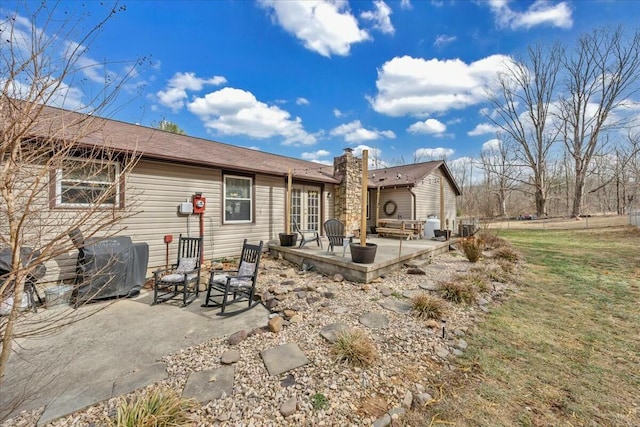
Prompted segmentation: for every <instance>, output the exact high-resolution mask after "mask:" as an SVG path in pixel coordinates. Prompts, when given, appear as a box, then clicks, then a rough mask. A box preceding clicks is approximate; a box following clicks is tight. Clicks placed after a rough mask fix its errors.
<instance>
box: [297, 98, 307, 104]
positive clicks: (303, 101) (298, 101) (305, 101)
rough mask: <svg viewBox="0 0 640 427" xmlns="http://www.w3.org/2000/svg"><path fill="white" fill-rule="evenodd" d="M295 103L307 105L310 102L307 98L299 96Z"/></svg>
mask: <svg viewBox="0 0 640 427" xmlns="http://www.w3.org/2000/svg"><path fill="white" fill-rule="evenodd" d="M296 104H298V105H309V104H310V102H309V100H308V99H307V98H302V97H300V98H297V99H296Z"/></svg>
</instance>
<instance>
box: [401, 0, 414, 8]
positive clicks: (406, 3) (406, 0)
mask: <svg viewBox="0 0 640 427" xmlns="http://www.w3.org/2000/svg"><path fill="white" fill-rule="evenodd" d="M400 9H407V10H411V9H413V5H412V4H411V0H400Z"/></svg>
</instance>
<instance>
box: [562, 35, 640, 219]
mask: <svg viewBox="0 0 640 427" xmlns="http://www.w3.org/2000/svg"><path fill="white" fill-rule="evenodd" d="M563 65H564V72H565V73H566V79H565V83H564V85H565V88H564V96H563V97H562V98H561V99H560V103H559V113H558V116H559V118H560V120H561V122H560V126H559V129H560V131H561V133H562V139H563V141H564V144H565V146H566V148H567V150H568V152H569V154H570V155H571V157H572V159H573V163H574V169H575V185H574V195H573V206H572V211H571V214H572V216H576V217H577V216H579V215H580V214H581V209H582V203H583V197H584V190H585V180H586V178H587V174H588V171H589V164H590V162H591V161H592V159H593V156H594V155H595V154H596V152H597V150H598V149H599V148H603V144H604V142H605V141H606V138H602V135H603V134H604V133H606V132H608V131H610V130H612V129H619V128H620V127H622V126H624V125H625V124H626V123H627V120H626V119H625V114H624V111H623V110H624V107H625V106H628V105H629V102H630V101H629V97H631V96H632V95H633V94H635V93H637V91H638V86H637V83H638V81H639V78H640V32H639V31H636V33H635V34H634V35H633V36H632V37H631V38H627V37H626V36H625V33H624V31H623V29H622V28H621V27H618V28H615V29H612V28H599V29H596V30H594V31H593V32H591V33H588V34H585V35H583V36H581V37H580V39H579V40H578V43H577V46H576V49H575V51H574V52H573V53H572V54H571V55H568V56H567V57H565V58H564V60H563ZM616 113H619V114H617V115H616Z"/></svg>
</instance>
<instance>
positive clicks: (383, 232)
mask: <svg viewBox="0 0 640 427" xmlns="http://www.w3.org/2000/svg"><path fill="white" fill-rule="evenodd" d="M376 233H378V236H397V237H406V238H407V240H409V239H411V237H413V230H403V229H401V228H394V227H376Z"/></svg>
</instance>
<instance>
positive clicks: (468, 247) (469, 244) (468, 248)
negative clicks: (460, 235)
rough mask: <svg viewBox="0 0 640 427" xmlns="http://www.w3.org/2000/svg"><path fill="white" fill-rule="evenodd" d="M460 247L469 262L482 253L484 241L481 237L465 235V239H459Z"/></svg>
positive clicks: (477, 258) (476, 258)
mask: <svg viewBox="0 0 640 427" xmlns="http://www.w3.org/2000/svg"><path fill="white" fill-rule="evenodd" d="M460 248H461V249H462V252H464V255H465V256H466V257H467V259H468V260H469V261H470V262H477V261H478V260H479V259H480V256H481V255H482V250H483V249H484V243H483V242H482V240H481V239H476V238H475V237H467V238H465V239H460Z"/></svg>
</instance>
